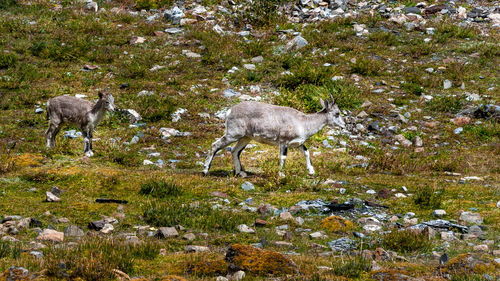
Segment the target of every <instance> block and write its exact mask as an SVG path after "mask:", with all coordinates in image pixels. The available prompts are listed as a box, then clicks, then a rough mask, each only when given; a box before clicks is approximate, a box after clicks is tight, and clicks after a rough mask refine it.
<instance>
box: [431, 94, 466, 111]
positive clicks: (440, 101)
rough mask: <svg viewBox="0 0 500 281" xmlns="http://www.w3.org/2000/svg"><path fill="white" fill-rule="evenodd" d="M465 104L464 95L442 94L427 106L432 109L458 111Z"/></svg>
mask: <svg viewBox="0 0 500 281" xmlns="http://www.w3.org/2000/svg"><path fill="white" fill-rule="evenodd" d="M464 104H465V98H464V97H463V96H440V97H436V98H434V99H432V100H431V101H430V102H429V103H427V108H428V109H429V110H431V111H438V112H447V113H457V112H459V111H460V110H461V109H462V107H463V106H464Z"/></svg>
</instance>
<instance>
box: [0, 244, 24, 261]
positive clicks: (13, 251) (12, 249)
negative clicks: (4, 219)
mask: <svg viewBox="0 0 500 281" xmlns="http://www.w3.org/2000/svg"><path fill="white" fill-rule="evenodd" d="M21 252H22V249H21V245H20V244H19V243H15V244H14V243H11V242H7V241H3V240H1V241H0V259H1V258H13V259H17V258H19V257H20V256H21Z"/></svg>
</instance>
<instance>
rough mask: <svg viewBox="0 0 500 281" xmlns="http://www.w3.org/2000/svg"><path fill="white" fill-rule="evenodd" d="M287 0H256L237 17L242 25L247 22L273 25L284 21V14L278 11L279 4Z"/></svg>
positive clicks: (263, 25) (261, 25)
mask: <svg viewBox="0 0 500 281" xmlns="http://www.w3.org/2000/svg"><path fill="white" fill-rule="evenodd" d="M286 1H287V0H254V1H253V2H252V3H251V4H247V5H246V6H247V8H246V9H245V10H244V11H243V12H242V13H241V14H240V15H239V17H237V18H236V22H237V23H239V24H240V25H245V24H247V23H249V24H251V25H253V26H256V27H265V26H272V25H274V24H276V23H279V22H281V21H283V19H284V16H283V14H279V13H278V9H279V6H280V5H282V4H283V3H285V2H286Z"/></svg>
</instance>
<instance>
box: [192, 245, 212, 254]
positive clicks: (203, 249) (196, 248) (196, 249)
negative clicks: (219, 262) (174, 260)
mask: <svg viewBox="0 0 500 281" xmlns="http://www.w3.org/2000/svg"><path fill="white" fill-rule="evenodd" d="M208 251H210V249H209V248H208V247H205V246H195V245H188V246H186V253H202V252H208Z"/></svg>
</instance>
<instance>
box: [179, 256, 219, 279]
mask: <svg viewBox="0 0 500 281" xmlns="http://www.w3.org/2000/svg"><path fill="white" fill-rule="evenodd" d="M227 268H228V264H227V263H226V261H225V260H224V259H223V258H218V259H215V260H205V259H203V260H197V261H192V262H189V264H188V266H187V271H188V272H189V273H191V274H194V275H216V274H222V275H224V274H226V273H227Z"/></svg>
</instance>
